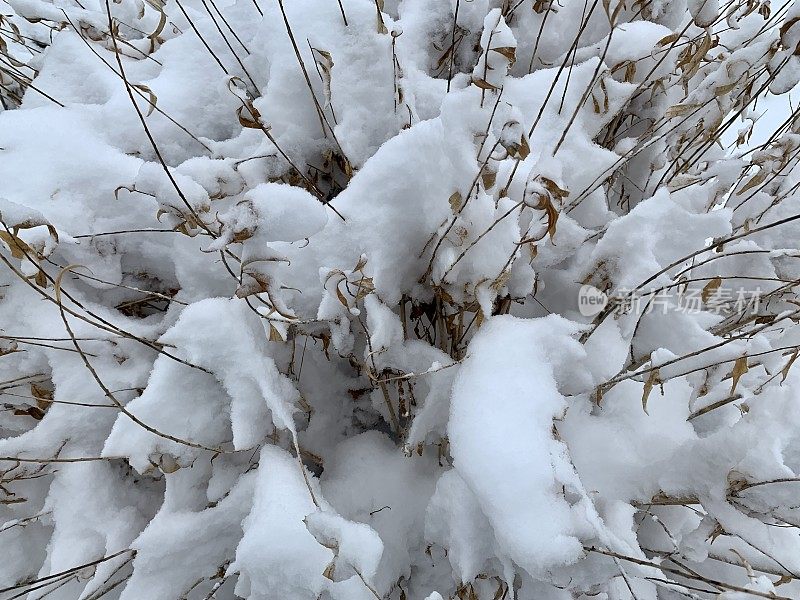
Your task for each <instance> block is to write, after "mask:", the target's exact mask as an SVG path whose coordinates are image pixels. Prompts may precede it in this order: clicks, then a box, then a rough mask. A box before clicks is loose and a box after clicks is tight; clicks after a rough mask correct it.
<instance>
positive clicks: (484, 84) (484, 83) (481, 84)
mask: <svg viewBox="0 0 800 600" xmlns="http://www.w3.org/2000/svg"><path fill="white" fill-rule="evenodd" d="M472 83H474V84H475V85H477V86H478V87H479V88H481V89H482V90H496V89H497V87H496V86H494V85H492V84H491V83H489V82H488V81H485V80H483V79H473V80H472Z"/></svg>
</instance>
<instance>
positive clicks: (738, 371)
mask: <svg viewBox="0 0 800 600" xmlns="http://www.w3.org/2000/svg"><path fill="white" fill-rule="evenodd" d="M748 370H749V368H748V367H747V356H746V355H745V356H740V357H739V358H737V359H736V362H735V363H733V371H732V372H731V381H732V383H731V394H733V392H735V391H736V384H737V383H739V379H740V378H741V377H742V375H744V374H745V373H747V371H748Z"/></svg>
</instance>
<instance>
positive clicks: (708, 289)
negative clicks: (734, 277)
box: [700, 277, 722, 302]
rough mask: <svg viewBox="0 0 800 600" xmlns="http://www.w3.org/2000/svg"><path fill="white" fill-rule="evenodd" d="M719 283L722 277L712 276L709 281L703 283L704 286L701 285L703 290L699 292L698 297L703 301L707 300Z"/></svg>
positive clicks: (720, 283)
mask: <svg viewBox="0 0 800 600" xmlns="http://www.w3.org/2000/svg"><path fill="white" fill-rule="evenodd" d="M721 285H722V279H721V278H720V277H714V278H713V279H712V280H711V281H709V282H708V283H707V284H705V286H703V291H702V292H700V298H701V299H702V300H703V302H708V299H709V298H711V296H713V295H714V294H715V293H716V291H717V290H718V289H719V286H721Z"/></svg>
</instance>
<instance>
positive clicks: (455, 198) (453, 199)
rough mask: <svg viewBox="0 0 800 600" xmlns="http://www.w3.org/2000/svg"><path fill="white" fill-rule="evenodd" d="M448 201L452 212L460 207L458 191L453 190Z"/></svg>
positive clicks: (455, 211)
mask: <svg viewBox="0 0 800 600" xmlns="http://www.w3.org/2000/svg"><path fill="white" fill-rule="evenodd" d="M449 202H450V209H451V210H452V211H453V212H454V213H457V212H458V209H459V208H461V194H459V193H458V192H453V194H452V195H451V196H450V199H449Z"/></svg>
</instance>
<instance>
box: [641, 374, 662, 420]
mask: <svg viewBox="0 0 800 600" xmlns="http://www.w3.org/2000/svg"><path fill="white" fill-rule="evenodd" d="M658 377H659V374H658V369H653V370H652V371H650V376H649V377H648V378H647V381H645V382H644V391H643V392H642V409H644V412H645V414H648V415H649V414H650V413H649V412H647V399H648V398H649V397H650V392H652V391H653V386H654V385H655V384H656V383H658V382H659V381H660V380H659V378H658Z"/></svg>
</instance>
